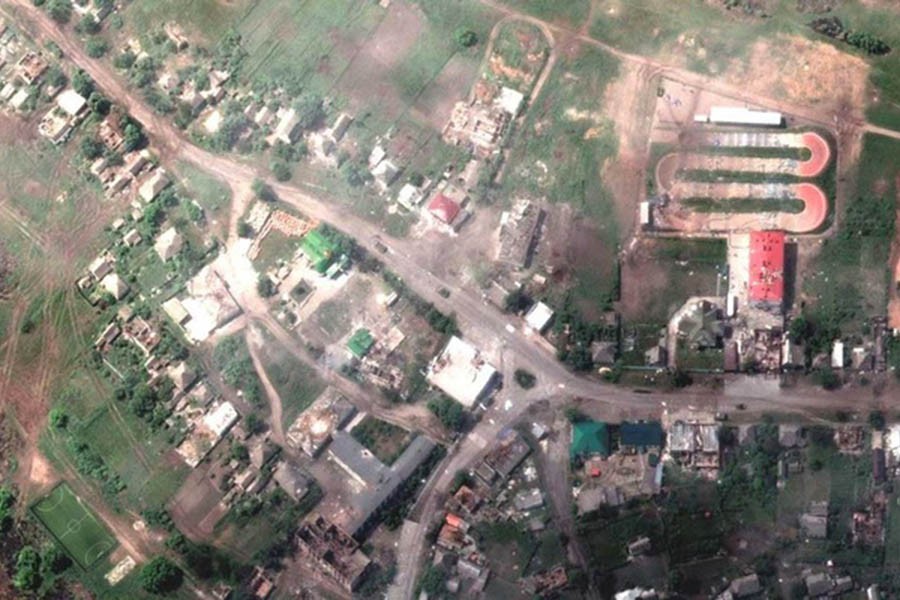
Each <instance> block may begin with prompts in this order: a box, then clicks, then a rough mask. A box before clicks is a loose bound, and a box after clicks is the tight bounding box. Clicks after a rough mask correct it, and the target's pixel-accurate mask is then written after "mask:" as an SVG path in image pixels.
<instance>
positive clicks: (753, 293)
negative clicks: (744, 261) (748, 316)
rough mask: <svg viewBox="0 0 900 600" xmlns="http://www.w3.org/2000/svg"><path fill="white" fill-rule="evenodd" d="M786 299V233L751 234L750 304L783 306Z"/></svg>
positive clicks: (758, 232) (759, 232) (755, 232)
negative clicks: (759, 303)
mask: <svg viewBox="0 0 900 600" xmlns="http://www.w3.org/2000/svg"><path fill="white" fill-rule="evenodd" d="M783 299H784V232H783V231H754V232H752V233H751V234H750V302H761V303H767V304H781V301H782V300H783Z"/></svg>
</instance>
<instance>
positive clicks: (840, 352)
mask: <svg viewBox="0 0 900 600" xmlns="http://www.w3.org/2000/svg"><path fill="white" fill-rule="evenodd" d="M831 368H833V369H843V368H844V342H842V341H841V340H835V342H834V346H832V348H831Z"/></svg>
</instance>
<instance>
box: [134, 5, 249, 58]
mask: <svg viewBox="0 0 900 600" xmlns="http://www.w3.org/2000/svg"><path fill="white" fill-rule="evenodd" d="M255 3H256V2H255V1H254V0H235V1H233V2H220V1H219V0H143V1H139V2H131V3H129V4H127V5H126V8H125V11H124V14H125V21H126V23H127V25H128V28H129V29H130V30H132V31H134V32H137V33H139V34H146V33H148V32H151V31H153V30H155V29H158V28H161V27H162V25H163V23H166V22H168V21H176V22H177V23H178V24H179V26H181V27H182V28H183V29H184V31H185V33H186V34H188V35H190V36H195V39H199V40H200V42H201V43H202V44H204V45H206V46H207V47H211V46H214V45H215V44H216V43H217V42H218V41H219V39H220V38H221V37H222V36H223V35H225V33H226V32H227V31H228V30H229V29H230V28H231V27H232V26H233V23H234V21H235V20H236V19H239V18H240V17H241V16H242V15H243V14H244V12H246V11H247V10H249V9H250V8H252V6H253V5H254V4H255Z"/></svg>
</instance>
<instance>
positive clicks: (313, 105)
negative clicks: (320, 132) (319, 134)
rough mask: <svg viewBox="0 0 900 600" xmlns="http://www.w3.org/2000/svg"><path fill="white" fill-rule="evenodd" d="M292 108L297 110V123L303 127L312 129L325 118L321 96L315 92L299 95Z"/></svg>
mask: <svg viewBox="0 0 900 600" xmlns="http://www.w3.org/2000/svg"><path fill="white" fill-rule="evenodd" d="M294 110H296V111H297V119H298V122H297V124H298V125H299V126H300V127H301V128H303V129H313V128H315V127H317V126H318V125H319V124H320V123H321V122H322V120H323V119H324V118H325V110H324V109H323V108H322V98H321V97H319V96H317V95H315V94H303V95H302V96H300V98H298V99H297V101H296V102H295V103H294Z"/></svg>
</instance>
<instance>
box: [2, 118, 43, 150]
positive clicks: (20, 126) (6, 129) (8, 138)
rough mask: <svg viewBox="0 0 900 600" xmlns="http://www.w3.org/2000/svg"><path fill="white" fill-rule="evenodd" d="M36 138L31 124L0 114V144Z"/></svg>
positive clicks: (34, 129)
mask: <svg viewBox="0 0 900 600" xmlns="http://www.w3.org/2000/svg"><path fill="white" fill-rule="evenodd" d="M36 137H37V130H36V128H35V127H34V126H33V124H32V123H29V122H28V121H26V120H24V119H19V118H16V117H14V116H11V115H8V114H6V113H3V112H0V144H12V143H20V142H24V141H31V140H33V139H35V138H36Z"/></svg>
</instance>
